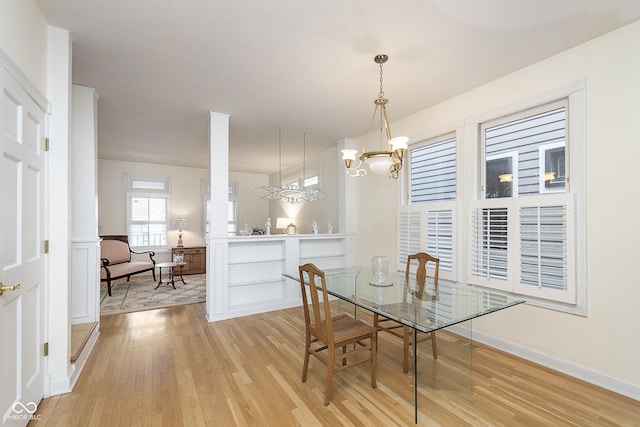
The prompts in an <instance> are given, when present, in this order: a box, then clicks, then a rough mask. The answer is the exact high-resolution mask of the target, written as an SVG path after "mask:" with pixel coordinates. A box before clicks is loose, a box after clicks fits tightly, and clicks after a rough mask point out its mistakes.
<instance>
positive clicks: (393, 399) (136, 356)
mask: <svg viewBox="0 0 640 427" xmlns="http://www.w3.org/2000/svg"><path fill="white" fill-rule="evenodd" d="M387 335H388V334H387ZM392 338H393V337H390V336H389V337H387V336H381V337H380V348H379V356H378V372H377V380H378V388H377V389H373V388H371V386H370V384H369V376H368V375H369V374H368V368H367V366H366V365H362V366H360V367H356V368H353V369H350V370H347V371H344V372H341V373H340V374H338V375H337V377H336V379H335V381H334V390H333V396H332V400H331V404H330V405H329V406H327V407H325V406H323V391H324V386H325V378H326V368H325V367H324V365H322V364H321V363H320V362H319V361H317V360H313V359H312V360H311V362H310V367H309V377H308V379H307V382H306V383H305V384H303V383H302V382H301V380H300V376H301V371H302V356H303V347H304V344H303V343H304V336H303V324H302V309H301V308H294V309H288V310H281V311H276V312H271V313H265V314H260V315H255V316H249V317H244V318H238V319H232V320H227V321H222V322H216V323H207V322H206V320H205V318H204V305H203V304H192V305H187V306H181V307H173V308H168V309H161V310H153V311H145V312H140V313H129V314H120V315H112V316H103V317H102V319H101V334H100V338H99V340H98V343H97V344H96V347H95V349H94V351H93V354H92V356H91V358H90V360H89V362H88V363H87V366H86V368H85V370H84V372H83V373H82V375H81V376H80V379H79V380H78V383H77V384H76V387H75V389H74V391H73V392H72V393H69V394H66V395H61V396H54V397H51V398H48V399H44V400H43V401H42V402H41V403H40V405H39V407H38V412H37V413H36V415H40V421H36V422H34V421H32V422H31V424H30V425H43V426H65V427H66V426H109V427H111V426H146V425H153V426H155V425H158V426H160V425H164V426H204V425H211V426H233V425H241V426H294V425H303V426H311V425H325V426H339V425H356V426H373V425H376V426H377V425H381V426H390V425H406V426H411V425H414V424H413V390H412V388H411V384H412V377H411V375H406V374H403V373H402V360H401V359H402V351H401V347H400V343H399V341H396V340H395V339H392ZM457 341H458V340H457V338H456V336H454V335H451V334H447V333H445V332H441V333H439V334H438V346H439V348H438V350H439V357H438V360H437V361H436V362H433V361H432V360H431V352H430V343H428V342H427V343H425V345H426V347H425V348H424V350H423V349H422V348H420V349H419V354H421V355H422V356H423V357H424V361H423V362H421V363H420V364H419V366H420V367H421V369H422V367H423V365H424V366H425V367H426V370H427V372H428V371H429V369H430V367H433V366H435V365H437V366H438V369H440V368H441V367H442V368H443V371H444V372H448V373H447V375H446V376H447V377H449V376H450V377H451V378H456V377H458V379H452V380H451V384H449V385H451V386H452V387H454V388H455V387H458V388H459V389H458V390H456V391H451V392H450V391H434V390H429V389H426V388H425V387H420V388H419V392H420V393H419V394H420V400H419V408H420V413H419V424H420V425H433V426H436V425H438V426H466V425H469V426H482V425H505V426H536V425H538V426H563V425H568V426H632V425H635V426H638V425H640V402H637V401H634V400H631V399H628V398H625V397H622V396H619V395H616V394H614V393H611V392H608V391H606V390H603V389H601V388H598V387H595V386H592V385H589V384H587V383H584V382H581V381H578V380H575V379H572V378H570V377H567V376H565V375H562V374H559V373H557V372H553V371H550V370H548V369H546V368H543V367H540V366H538V365H534V364H532V363H529V362H526V361H524V360H521V359H518V358H515V357H512V356H510V355H508V354H505V353H502V352H500V351H497V350H494V349H492V348H488V347H485V346H482V345H478V346H477V348H475V349H473V350H472V349H471V348H470V346H468V345H464V343H462V345H463V346H464V348H466V349H467V350H468V353H467V355H466V356H464V352H462V354H463V356H462V357H453V356H451V355H453V354H454V353H449V352H448V349H447V347H455V346H460V345H461V343H459V342H457ZM468 357H472V358H473V377H472V381H471V382H470V381H469V380H468V379H467V380H465V378H468V377H467V376H466V374H465V372H466V368H467V367H468V366H466V365H467V363H468V361H469V359H468ZM425 375H426V376H431V375H432V373H426V374H423V376H425ZM433 375H435V374H433ZM421 379H422V378H421ZM465 381H466V382H465ZM443 384H444V383H443ZM468 387H472V389H473V392H472V393H471V392H470V389H468ZM465 388H467V390H466V391H465Z"/></svg>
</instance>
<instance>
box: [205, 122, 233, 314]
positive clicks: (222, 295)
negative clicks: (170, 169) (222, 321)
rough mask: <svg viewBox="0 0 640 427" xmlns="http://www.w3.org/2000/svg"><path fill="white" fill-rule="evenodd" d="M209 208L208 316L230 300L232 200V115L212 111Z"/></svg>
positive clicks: (221, 311) (210, 125) (221, 310)
mask: <svg viewBox="0 0 640 427" xmlns="http://www.w3.org/2000/svg"><path fill="white" fill-rule="evenodd" d="M209 159H210V160H209V197H210V200H211V211H210V212H209V218H208V220H209V229H210V234H209V236H208V239H207V297H206V298H207V302H206V308H207V319H208V320H209V321H210V322H211V321H213V320H214V319H215V318H216V317H217V316H222V315H223V313H224V311H225V307H226V305H227V304H226V301H227V292H226V291H227V283H228V281H229V278H228V276H229V272H228V265H227V264H228V262H227V260H228V253H229V249H228V248H229V246H228V225H227V224H228V221H227V209H228V207H227V206H228V203H229V115H228V114H224V113H215V112H213V111H210V112H209Z"/></svg>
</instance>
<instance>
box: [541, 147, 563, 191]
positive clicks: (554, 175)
mask: <svg viewBox="0 0 640 427" xmlns="http://www.w3.org/2000/svg"><path fill="white" fill-rule="evenodd" d="M538 159H539V161H540V172H541V173H540V178H539V183H538V185H539V187H540V193H562V192H564V191H565V181H566V176H565V175H566V172H565V170H566V169H565V168H566V161H565V157H564V141H562V142H556V143H553V144H545V145H541V146H540V149H539V156H538Z"/></svg>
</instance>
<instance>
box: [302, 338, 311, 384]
mask: <svg viewBox="0 0 640 427" xmlns="http://www.w3.org/2000/svg"><path fill="white" fill-rule="evenodd" d="M310 346H311V339H310V338H309V334H307V339H306V344H305V347H304V364H303V365H302V382H303V383H305V382H307V371H308V370H309V347H310Z"/></svg>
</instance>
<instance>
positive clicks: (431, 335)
mask: <svg viewBox="0 0 640 427" xmlns="http://www.w3.org/2000/svg"><path fill="white" fill-rule="evenodd" d="M412 261H417V262H418V267H417V269H416V273H415V274H416V286H417V289H416V290H415V291H414V292H413V296H414V297H415V298H416V299H419V300H427V299H437V295H438V272H439V271H440V259H439V258H435V257H432V256H431V255H429V254H428V253H426V252H418V253H417V254H413V255H409V256H408V257H407V268H406V271H405V283H407V285H408V283H409V280H410V278H411V268H412V265H413V264H415V262H412ZM428 262H432V263H434V264H435V266H434V272H433V283H434V288H435V289H434V290H435V295H426V294H425V293H424V290H425V284H426V280H427V263H428ZM401 304H403V305H406V306H407V307H406V310H405V311H407V313H408V312H409V311H408V310H409V309H410V308H409V307H408V305H407V303H401ZM402 309H403V308H402V307H398V311H401V310H402ZM373 326H374V327H375V328H376V330H378V331H381V332H388V333H390V334H391V335H393V336H396V337H399V338H401V339H402V341H403V350H404V357H403V370H404V372H405V373H407V372H409V350H410V348H411V347H412V346H413V334H414V333H415V332H416V331H415V330H414V329H413V328H411V327H409V326H405V325H402V324H400V323H398V322H395V321H393V320H391V319H388V318H386V317H383V316H380V315H378V314H377V313H374V314H373ZM417 338H418V339H417V341H418V343H420V342H424V341H427V340H431V349H432V351H433V359H434V360H437V359H438V346H437V342H436V333H435V331H434V332H428V333H421V334H420V335H419V336H418V337H417ZM413 350H414V351H415V349H413Z"/></svg>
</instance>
